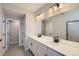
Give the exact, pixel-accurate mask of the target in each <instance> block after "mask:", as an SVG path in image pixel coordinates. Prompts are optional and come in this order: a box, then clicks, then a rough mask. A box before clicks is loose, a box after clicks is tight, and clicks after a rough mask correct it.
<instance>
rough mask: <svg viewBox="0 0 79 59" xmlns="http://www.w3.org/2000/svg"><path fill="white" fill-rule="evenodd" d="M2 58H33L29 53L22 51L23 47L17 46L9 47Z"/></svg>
mask: <svg viewBox="0 0 79 59" xmlns="http://www.w3.org/2000/svg"><path fill="white" fill-rule="evenodd" d="M3 56H33V55H32V53H31V52H30V51H24V47H19V46H18V44H14V45H11V46H10V47H9V48H8V50H7V51H6V52H5V54H4V55H3Z"/></svg>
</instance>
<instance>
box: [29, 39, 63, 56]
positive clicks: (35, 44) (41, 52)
mask: <svg viewBox="0 0 79 59" xmlns="http://www.w3.org/2000/svg"><path fill="white" fill-rule="evenodd" d="M29 49H30V50H31V52H32V53H33V54H34V55H35V56H63V54H61V53H59V52H57V51H55V50H53V49H51V48H49V47H48V46H46V45H44V44H42V43H41V42H39V41H36V40H34V39H32V38H29Z"/></svg>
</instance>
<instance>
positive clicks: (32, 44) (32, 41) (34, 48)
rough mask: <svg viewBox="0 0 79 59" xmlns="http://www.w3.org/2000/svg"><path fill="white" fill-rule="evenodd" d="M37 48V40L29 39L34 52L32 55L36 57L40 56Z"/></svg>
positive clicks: (30, 47)
mask: <svg viewBox="0 0 79 59" xmlns="http://www.w3.org/2000/svg"><path fill="white" fill-rule="evenodd" d="M37 48H38V46H37V42H36V41H35V40H33V39H31V38H29V49H30V50H31V51H32V53H33V54H34V55H37V54H38V53H37V52H38V51H37Z"/></svg>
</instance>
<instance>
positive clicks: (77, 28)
mask: <svg viewBox="0 0 79 59" xmlns="http://www.w3.org/2000/svg"><path fill="white" fill-rule="evenodd" d="M66 35H67V40H70V41H75V42H79V20H76V21H68V22H67V34H66Z"/></svg>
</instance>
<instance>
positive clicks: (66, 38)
mask: <svg viewBox="0 0 79 59" xmlns="http://www.w3.org/2000/svg"><path fill="white" fill-rule="evenodd" d="M70 22H79V20H73V21H67V22H66V40H69V39H68V23H70Z"/></svg>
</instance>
